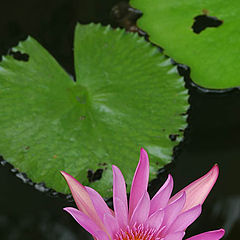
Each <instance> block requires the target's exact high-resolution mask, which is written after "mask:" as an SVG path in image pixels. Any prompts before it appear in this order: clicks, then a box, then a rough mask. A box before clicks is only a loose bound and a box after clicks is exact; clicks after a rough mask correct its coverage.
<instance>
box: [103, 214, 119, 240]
mask: <svg viewBox="0 0 240 240" xmlns="http://www.w3.org/2000/svg"><path fill="white" fill-rule="evenodd" d="M103 222H104V225H105V226H106V228H107V231H108V233H109V235H110V236H111V237H112V239H113V237H114V235H115V234H116V233H117V232H119V225H118V222H117V220H116V218H115V217H114V216H113V215H110V214H105V215H104V220H103Z"/></svg>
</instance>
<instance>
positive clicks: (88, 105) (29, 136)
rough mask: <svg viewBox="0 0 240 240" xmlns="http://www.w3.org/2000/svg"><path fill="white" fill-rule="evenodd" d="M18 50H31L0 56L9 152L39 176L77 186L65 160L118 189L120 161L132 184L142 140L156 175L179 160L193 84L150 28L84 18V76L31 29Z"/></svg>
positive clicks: (81, 174)
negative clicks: (150, 36) (142, 33)
mask: <svg viewBox="0 0 240 240" xmlns="http://www.w3.org/2000/svg"><path fill="white" fill-rule="evenodd" d="M12 51H13V52H19V53H21V54H25V55H27V56H28V57H26V58H25V60H24V61H20V60H17V59H15V58H14V57H13V56H5V57H3V59H2V62H1V63H0V109H1V110H0V132H1V140H0V154H1V155H2V156H3V157H4V159H5V160H7V161H9V162H10V163H12V164H13V165H14V166H15V167H16V168H18V169H19V170H20V171H22V172H26V173H27V175H28V177H30V178H31V179H32V180H33V181H34V182H44V183H45V184H46V186H47V187H50V188H53V189H55V190H56V191H59V192H62V193H67V192H68V189H67V186H66V183H65V182H64V180H63V178H62V176H61V175H60V173H59V171H60V170H64V171H66V172H68V173H69V174H71V175H72V176H74V177H75V178H77V179H78V180H79V181H81V182H82V183H83V184H84V185H89V186H91V187H94V188H95V189H96V190H97V191H99V192H100V193H101V194H103V196H104V197H110V196H111V194H112V193H111V188H112V170H111V165H112V164H116V165H118V166H119V167H120V169H121V170H122V171H123V174H124V176H125V178H126V182H127V184H128V186H130V182H131V178H132V176H133V173H134V170H135V168H136V165H137V162H138V158H139V150H140V147H144V148H145V149H146V150H147V151H148V152H149V154H150V161H151V162H150V165H151V168H150V169H151V177H152V178H153V177H154V176H156V172H157V169H159V168H160V167H163V166H164V165H165V164H166V163H169V162H170V161H171V159H172V151H173V147H174V146H176V145H177V144H178V143H179V141H181V139H182V136H183V133H182V130H183V129H184V128H185V127H186V116H184V115H183V114H182V113H185V112H186V111H187V109H188V103H187V99H188V94H187V90H186V89H185V88H184V82H183V79H182V78H181V77H179V75H178V74H177V73H176V68H175V67H173V66H172V65H171V64H170V61H169V59H167V58H166V57H165V56H163V55H162V54H161V53H160V52H159V51H158V49H157V48H156V47H153V46H152V45H151V44H149V43H147V42H146V41H145V40H144V39H143V38H140V37H138V36H137V34H133V33H126V32H125V31H124V30H120V29H116V30H112V29H111V28H110V27H102V26H100V25H95V24H90V25H80V24H78V25H77V26H76V30H75V40H74V60H75V71H76V81H73V79H72V77H71V76H69V75H68V74H67V73H66V72H65V71H64V70H63V69H62V68H61V66H59V64H58V63H57V62H56V61H55V59H54V58H53V57H52V56H51V55H50V54H49V53H48V52H47V51H46V50H45V49H44V48H43V47H42V46H41V45H40V44H39V43H38V42H37V41H36V40H34V39H33V38H31V37H29V38H28V39H27V40H26V41H24V42H21V43H20V44H19V45H18V46H17V47H15V48H13V49H12ZM170 135H175V136H176V138H174V139H171V138H170V137H169V136H170Z"/></svg>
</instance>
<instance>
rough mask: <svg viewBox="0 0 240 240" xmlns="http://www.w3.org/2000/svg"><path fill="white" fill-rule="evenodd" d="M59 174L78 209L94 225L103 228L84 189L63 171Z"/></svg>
mask: <svg viewBox="0 0 240 240" xmlns="http://www.w3.org/2000/svg"><path fill="white" fill-rule="evenodd" d="M61 173H62V174H63V176H64V178H65V179H66V181H67V184H68V186H69V188H70V190H71V192H72V196H73V198H74V200H75V203H76V205H77V207H78V209H79V210H81V211H82V212H83V213H84V214H85V215H87V216H88V217H89V218H91V219H92V220H93V221H94V222H95V223H96V224H98V225H99V226H101V227H102V228H104V226H103V224H102V222H101V220H100V218H99V216H98V214H97V212H96V209H95V208H94V205H93V201H92V200H91V198H90V196H89V194H88V192H87V190H86V188H85V187H84V186H83V185H82V184H81V183H80V182H78V181H77V180H76V179H75V178H74V177H72V176H71V175H70V174H68V173H66V172H64V171H62V172H61Z"/></svg>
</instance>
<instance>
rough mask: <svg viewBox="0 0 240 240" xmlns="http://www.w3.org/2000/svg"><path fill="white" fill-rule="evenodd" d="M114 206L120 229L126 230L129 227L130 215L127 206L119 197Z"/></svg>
mask: <svg viewBox="0 0 240 240" xmlns="http://www.w3.org/2000/svg"><path fill="white" fill-rule="evenodd" d="M114 204H115V205H114V213H115V217H116V219H117V221H118V224H119V227H120V228H121V229H123V230H124V229H125V228H126V226H127V225H128V215H127V209H126V205H125V204H124V203H123V202H122V200H121V199H119V198H117V197H115V201H114Z"/></svg>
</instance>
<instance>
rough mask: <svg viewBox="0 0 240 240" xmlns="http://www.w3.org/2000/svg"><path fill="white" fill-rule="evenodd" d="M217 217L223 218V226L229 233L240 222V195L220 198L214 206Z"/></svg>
mask: <svg viewBox="0 0 240 240" xmlns="http://www.w3.org/2000/svg"><path fill="white" fill-rule="evenodd" d="M213 214H214V217H215V218H221V219H223V222H224V223H223V227H224V229H225V230H226V233H227V234H229V233H230V232H231V230H232V228H233V227H234V226H236V225H237V224H238V226H239V224H240V195H238V196H229V197H227V198H224V199H220V200H219V201H218V202H216V203H215V205H214V207H213Z"/></svg>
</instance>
